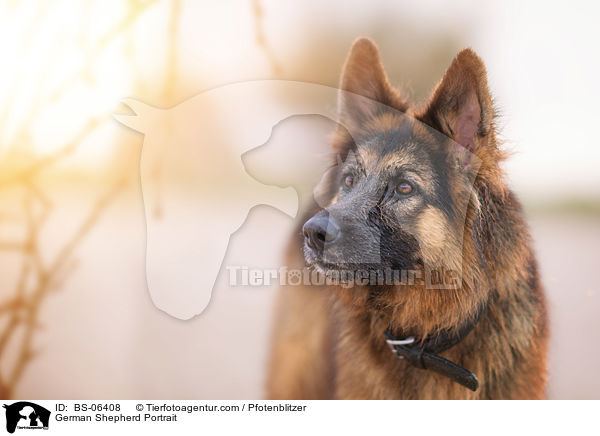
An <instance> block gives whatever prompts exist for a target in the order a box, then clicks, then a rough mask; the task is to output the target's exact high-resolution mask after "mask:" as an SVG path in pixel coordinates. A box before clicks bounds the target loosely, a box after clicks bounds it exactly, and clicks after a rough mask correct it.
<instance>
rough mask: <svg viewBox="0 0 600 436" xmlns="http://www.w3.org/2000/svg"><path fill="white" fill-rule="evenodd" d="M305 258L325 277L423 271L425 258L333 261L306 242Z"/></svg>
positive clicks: (391, 275) (392, 275)
mask: <svg viewBox="0 0 600 436" xmlns="http://www.w3.org/2000/svg"><path fill="white" fill-rule="evenodd" d="M304 259H305V261H306V265H307V266H308V267H309V268H311V269H313V270H314V271H316V272H318V273H319V274H322V275H324V276H325V277H337V278H340V277H350V276H354V277H361V276H362V277H364V276H371V277H373V276H376V277H378V276H385V277H388V278H389V277H394V276H400V275H404V274H406V273H411V272H413V273H414V272H415V271H421V270H422V269H423V268H424V263H423V259H422V258H421V257H420V256H417V257H415V258H413V259H410V261H401V260H398V261H383V262H380V263H367V262H352V261H344V262H331V261H327V260H325V259H323V253H318V252H315V250H313V249H312V248H310V247H309V246H307V244H304ZM342 281H343V280H342Z"/></svg>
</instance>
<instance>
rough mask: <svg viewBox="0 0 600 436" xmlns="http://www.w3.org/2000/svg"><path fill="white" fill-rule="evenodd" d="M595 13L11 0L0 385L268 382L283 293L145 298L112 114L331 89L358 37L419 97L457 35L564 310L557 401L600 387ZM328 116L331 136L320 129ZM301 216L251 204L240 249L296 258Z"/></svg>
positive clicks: (556, 314) (253, 256)
mask: <svg viewBox="0 0 600 436" xmlns="http://www.w3.org/2000/svg"><path fill="white" fill-rule="evenodd" d="M405 3H406V4H405ZM599 9H600V7H599V6H598V5H595V4H593V3H584V2H577V1H575V2H569V3H568V6H567V5H565V4H564V3H558V2H557V3H556V4H551V3H549V2H544V3H539V4H537V3H536V2H531V3H530V2H527V4H525V3H524V2H517V1H509V2H502V3H500V2H475V1H472V2H466V1H458V2H452V3H448V2H442V1H432V2H427V3H426V4H423V3H422V2H421V3H419V4H417V3H414V4H408V2H401V3H400V2H397V3H392V2H386V1H379V0H376V1H371V2H358V1H344V2H342V1H333V2H327V3H325V2H317V1H303V2H277V1H274V0H268V1H267V0H255V1H251V0H248V1H223V2H209V1H183V0H181V1H150V0H148V1H145V0H135V1H134V0H128V1H121V2H119V1H114V2H102V1H85V2H81V1H48V2H35V1H3V2H2V3H1V4H0V34H1V35H0V56H2V59H3V68H1V69H0V397H2V398H39V399H44V398H48V399H66V398H70V399H79V398H81V399H84V398H88V399H108V398H123V399H129V398H131V399H133V398H156V399H160V398H165V399H166V398H177V399H192V398H206V399H221V398H256V397H261V396H262V395H263V383H264V379H265V371H266V365H265V364H266V356H267V348H268V340H269V328H270V323H271V318H272V314H271V313H272V309H273V297H274V295H275V291H276V287H275V286H269V287H253V288H251V289H248V288H241V287H231V286H229V285H228V280H227V279H228V277H227V276H228V274H227V271H226V270H225V269H224V268H222V271H221V273H220V274H219V277H218V278H217V282H216V285H215V288H214V291H213V295H212V300H211V302H210V304H209V306H208V308H207V310H206V311H205V312H204V313H202V314H201V315H200V316H197V317H195V318H193V319H191V320H187V321H182V320H178V319H175V318H173V317H171V316H169V315H167V314H166V313H164V312H161V311H160V310H158V309H157V308H156V307H155V306H154V305H153V304H152V301H151V300H150V297H149V295H148V292H147V287H146V279H145V245H146V235H145V216H144V204H143V200H142V195H141V186H140V179H139V159H140V152H141V147H142V142H143V136H142V135H141V134H139V133H136V132H134V131H132V130H130V129H128V128H126V127H124V126H122V125H120V124H119V123H117V122H116V121H115V120H114V119H113V118H112V114H114V113H116V112H119V111H121V112H126V109H125V108H124V107H123V106H121V105H120V104H119V102H120V101H121V100H122V99H123V98H126V97H133V98H136V99H139V100H141V101H143V102H146V103H148V104H150V105H153V106H156V107H160V108H168V107H172V106H174V105H177V104H179V103H181V102H183V101H184V100H186V99H188V98H190V97H193V96H194V95H196V94H198V93H200V92H202V91H205V90H207V89H211V88H215V87H218V86H221V85H225V84H230V83H234V82H240V81H245V80H253V79H288V80H299V81H308V82H313V83H319V84H324V85H329V86H336V84H337V82H338V78H339V74H340V71H341V67H342V64H343V61H344V59H345V56H346V54H347V51H348V49H349V47H350V45H351V43H352V41H353V40H354V39H355V38H356V37H359V36H370V37H371V38H373V39H374V40H375V41H376V42H377V43H378V44H379V47H380V50H381V53H382V57H383V62H384V64H385V66H386V68H387V71H388V74H389V76H390V78H391V80H392V81H393V83H395V84H397V85H401V86H402V88H403V89H404V90H405V94H406V95H407V96H408V97H409V98H410V100H411V101H413V102H416V103H419V102H422V101H423V100H424V99H426V98H427V96H428V95H429V93H430V92H431V89H432V88H433V86H434V85H435V83H436V82H437V80H439V79H440V77H441V76H442V74H443V72H444V70H445V69H446V67H447V66H448V65H449V64H450V62H451V60H452V58H453V56H454V55H455V54H456V52H457V51H458V50H460V49H461V48H463V47H465V46H471V47H473V48H474V49H475V51H477V52H478V53H479V55H480V56H481V57H482V58H483V59H484V61H485V63H486V65H487V68H488V79H489V85H490V89H491V92H492V94H493V95H494V97H495V101H496V104H497V107H498V109H499V110H500V113H501V118H500V119H499V126H500V128H501V133H502V139H503V141H504V147H505V148H506V149H508V150H509V151H510V152H511V153H512V156H511V158H510V160H509V161H508V162H507V163H506V165H505V169H506V171H507V173H508V177H509V180H510V181H511V186H512V187H513V188H514V190H515V191H516V192H517V193H518V195H519V196H520V198H521V200H522V201H523V203H524V206H525V209H526V212H527V214H528V217H529V220H530V223H531V226H532V234H533V238H534V241H535V248H536V251H537V253H538V257H539V262H540V266H541V271H542V278H543V282H544V284H545V287H546V290H547V293H548V298H549V303H550V311H551V319H552V340H551V348H550V382H549V386H548V395H549V397H550V398H556V399H572V398H573V399H574V398H582V399H588V398H599V397H600V395H599V394H598V392H599V390H600V377H599V376H598V374H597V371H596V370H597V368H598V367H599V366H600V347H598V345H600V340H599V339H600V333H599V327H600V324H599V322H598V312H599V309H600V287H599V285H598V282H596V281H595V279H594V277H595V276H594V274H595V273H596V272H597V271H600V256H599V254H600V253H599V249H598V242H599V241H600V225H599V224H600V196H599V194H600V171H599V164H600V143H599V142H600V141H599V139H598V135H597V134H596V132H595V125H596V123H597V120H598V119H599V118H600V109H599V107H598V106H597V104H596V100H597V99H596V97H597V96H598V95H599V87H600V84H599V81H598V80H597V78H598V76H600V57H599V55H598V53H599V50H598V48H599V47H598V41H599V40H600V31H599V30H598V27H597V25H596V18H597V17H598V13H599V12H600V10H599ZM242 104H251V102H242ZM318 129H321V130H322V131H323V135H322V136H323V139H322V140H323V144H325V141H326V138H325V134H326V130H327V129H326V128H324V127H323V125H320V126H319V127H318ZM207 153H210V150H207ZM157 168H158V169H157V178H159V177H160V171H159V169H160V168H159V167H157ZM163 183H165V184H168V183H169V181H163ZM175 188H176V187H175ZM223 189H224V190H227V189H229V190H232V191H233V190H235V189H236V186H235V181H232V183H231V186H223ZM156 204H157V208H160V199H157V200H156ZM159 215H160V213H159V212H157V216H159ZM292 224H293V223H292V221H291V220H290V219H288V218H286V217H285V216H284V215H283V214H282V213H281V212H280V211H277V210H275V209H273V208H269V207H266V206H261V207H256V208H254V209H252V211H251V212H250V214H249V216H248V218H247V221H246V223H245V225H244V226H243V228H242V229H241V230H240V231H239V232H237V233H236V234H235V235H234V236H233V237H232V238H231V241H230V244H229V248H228V252H227V257H226V263H230V264H235V265H250V266H258V267H269V268H271V267H277V266H279V265H282V264H283V260H282V253H283V250H284V245H285V241H286V239H287V237H288V235H289V234H290V231H291V228H292ZM199 261H200V262H201V260H199Z"/></svg>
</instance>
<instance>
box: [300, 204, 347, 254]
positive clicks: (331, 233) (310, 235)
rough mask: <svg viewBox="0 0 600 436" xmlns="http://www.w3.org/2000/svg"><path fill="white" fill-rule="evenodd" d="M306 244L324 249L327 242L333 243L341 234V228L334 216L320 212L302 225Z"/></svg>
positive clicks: (315, 248)
mask: <svg viewBox="0 0 600 436" xmlns="http://www.w3.org/2000/svg"><path fill="white" fill-rule="evenodd" d="M302 233H303V234H304V238H305V240H306V244H307V245H308V246H309V247H310V248H312V249H313V250H323V247H324V246H325V242H327V243H331V242H333V241H335V240H336V239H337V238H338V236H339V235H340V228H339V226H338V225H337V223H336V222H335V221H334V220H333V218H332V217H330V216H328V215H326V214H325V213H318V214H316V215H315V216H314V217H312V218H311V219H309V220H308V221H306V223H304V226H303V227H302Z"/></svg>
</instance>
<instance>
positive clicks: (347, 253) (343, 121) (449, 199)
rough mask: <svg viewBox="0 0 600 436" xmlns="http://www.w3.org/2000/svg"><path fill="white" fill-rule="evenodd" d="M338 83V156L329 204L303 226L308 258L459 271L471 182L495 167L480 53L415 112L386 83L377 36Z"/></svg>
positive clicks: (325, 264)
mask: <svg viewBox="0 0 600 436" xmlns="http://www.w3.org/2000/svg"><path fill="white" fill-rule="evenodd" d="M340 88H341V94H340V99H339V123H340V127H339V128H338V130H337V131H336V133H335V136H334V138H333V148H334V151H335V152H336V155H337V161H336V164H335V165H334V166H333V169H332V171H330V172H329V173H328V175H327V176H326V177H325V179H324V184H325V187H324V189H322V190H323V192H325V194H324V200H323V203H324V204H322V206H324V207H323V208H322V209H321V210H319V211H318V212H317V213H316V214H315V215H314V216H312V217H311V218H310V219H308V220H307V221H306V223H305V224H304V226H303V235H304V254H305V258H306V261H307V262H308V263H309V264H310V265H313V266H314V267H315V268H317V269H319V270H322V271H330V270H339V269H343V270H353V271H356V270H369V271H373V270H389V269H391V270H398V269H400V270H404V269H420V268H421V269H422V268H427V269H431V270H439V269H443V270H446V271H457V272H458V271H460V270H461V268H462V264H463V234H464V231H465V227H466V226H467V220H469V219H470V218H469V216H470V214H471V215H472V214H473V212H472V210H473V209H477V207H478V201H477V194H476V193H475V190H474V189H473V184H474V182H475V179H476V178H477V177H482V176H483V177H485V175H486V174H487V173H490V172H493V171H498V170H497V165H496V163H497V161H498V156H499V155H498V152H497V150H496V148H495V145H494V144H495V138H494V133H493V124H492V123H493V108H492V102H491V98H490V95H489V92H488V89H487V82H486V74H485V67H484V64H483V62H482V61H481V59H480V58H479V57H478V56H477V55H476V54H475V53H474V52H473V51H472V50H470V49H465V50H462V51H461V52H460V53H459V54H458V55H457V56H456V58H455V59H454V60H453V62H452V64H451V65H450V67H449V68H448V70H447V72H446V73H445V75H444V77H443V78H442V80H441V81H440V83H439V84H438V85H437V87H436V88H435V89H434V91H433V95H432V97H431V99H430V100H429V102H428V103H427V104H426V106H425V108H424V109H423V110H421V111H419V112H415V111H412V110H411V109H410V107H409V105H408V104H407V103H406V102H405V100H404V99H403V98H402V97H401V96H400V93H399V92H398V90H396V89H394V88H393V87H392V86H391V85H390V83H389V80H388V78H387V76H386V73H385V71H384V69H383V66H382V63H381V60H380V57H379V53H378V50H377V47H376V46H375V44H374V43H373V42H372V41H370V40H369V39H359V40H358V41H356V42H355V43H354V45H353V47H352V49H351V51H350V54H349V56H348V59H347V61H346V64H345V66H344V69H343V74H342V79H341V85H340ZM490 163H491V164H490ZM469 210H471V212H469Z"/></svg>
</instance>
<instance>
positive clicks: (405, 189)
mask: <svg viewBox="0 0 600 436" xmlns="http://www.w3.org/2000/svg"><path fill="white" fill-rule="evenodd" d="M396 190H397V191H398V193H399V194H402V195H408V194H410V193H411V192H412V190H413V187H412V185H411V184H410V183H408V182H407V181H406V180H404V181H402V182H400V183H398V186H397V187H396Z"/></svg>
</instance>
